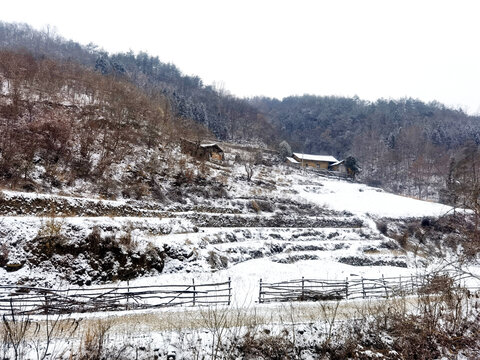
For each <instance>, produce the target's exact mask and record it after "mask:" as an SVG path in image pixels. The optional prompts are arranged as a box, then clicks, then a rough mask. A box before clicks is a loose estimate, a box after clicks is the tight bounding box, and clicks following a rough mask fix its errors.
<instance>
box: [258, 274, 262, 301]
mask: <svg viewBox="0 0 480 360" xmlns="http://www.w3.org/2000/svg"><path fill="white" fill-rule="evenodd" d="M262 302H263V301H262V279H260V289H259V291H258V303H259V304H261V303H262Z"/></svg>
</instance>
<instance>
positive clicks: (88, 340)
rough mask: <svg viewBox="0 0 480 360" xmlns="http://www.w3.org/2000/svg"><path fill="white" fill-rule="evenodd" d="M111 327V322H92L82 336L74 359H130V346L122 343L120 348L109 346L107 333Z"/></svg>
mask: <svg viewBox="0 0 480 360" xmlns="http://www.w3.org/2000/svg"><path fill="white" fill-rule="evenodd" d="M112 327H113V321H112V320H109V319H99V320H96V321H94V322H93V323H92V324H91V325H90V326H89V327H88V328H87V330H86V331H85V333H84V334H83V337H82V342H81V344H80V348H79V349H78V351H77V356H76V359H79V360H101V359H118V360H120V359H131V358H132V355H133V354H132V353H131V352H130V351H128V350H129V349H132V348H133V347H132V345H130V344H128V343H123V344H122V345H121V346H115V345H114V346H112V344H110V340H111V339H110V334H109V332H110V330H111V329H112Z"/></svg>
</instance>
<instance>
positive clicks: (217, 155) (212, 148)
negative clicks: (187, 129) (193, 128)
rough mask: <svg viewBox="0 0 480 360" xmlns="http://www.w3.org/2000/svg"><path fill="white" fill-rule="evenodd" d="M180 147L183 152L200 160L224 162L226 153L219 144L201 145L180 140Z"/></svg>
mask: <svg viewBox="0 0 480 360" xmlns="http://www.w3.org/2000/svg"><path fill="white" fill-rule="evenodd" d="M180 146H181V148H182V152H183V153H185V154H189V155H191V156H193V157H196V158H197V159H200V160H216V161H223V160H224V152H223V150H222V148H221V147H220V146H218V144H215V143H211V144H201V143H200V142H194V141H190V140H186V139H180Z"/></svg>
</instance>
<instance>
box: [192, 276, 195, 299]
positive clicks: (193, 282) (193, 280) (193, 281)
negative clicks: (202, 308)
mask: <svg viewBox="0 0 480 360" xmlns="http://www.w3.org/2000/svg"><path fill="white" fill-rule="evenodd" d="M192 284H193V306H195V279H192Z"/></svg>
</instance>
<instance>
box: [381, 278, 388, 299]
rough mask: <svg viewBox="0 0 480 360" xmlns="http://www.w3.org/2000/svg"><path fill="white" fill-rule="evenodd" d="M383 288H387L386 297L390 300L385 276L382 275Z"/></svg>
mask: <svg viewBox="0 0 480 360" xmlns="http://www.w3.org/2000/svg"><path fill="white" fill-rule="evenodd" d="M382 281H383V287H384V288H385V297H386V298H387V299H388V291H387V283H386V282H385V276H383V274H382Z"/></svg>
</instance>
